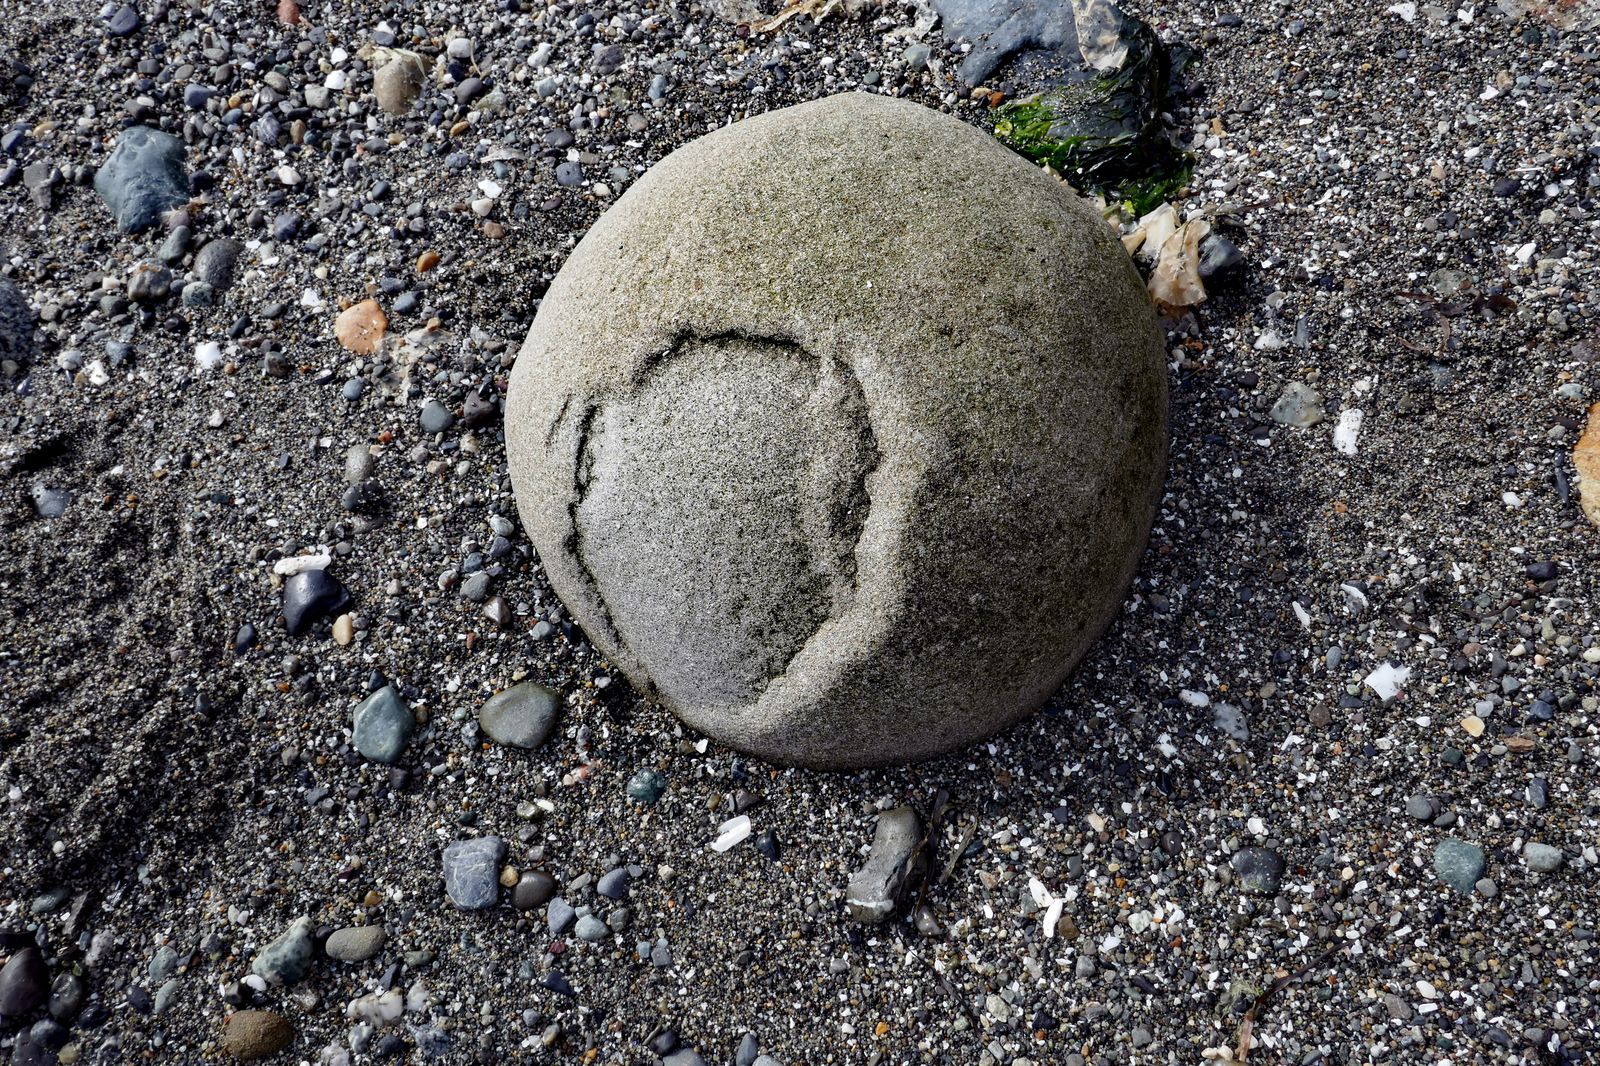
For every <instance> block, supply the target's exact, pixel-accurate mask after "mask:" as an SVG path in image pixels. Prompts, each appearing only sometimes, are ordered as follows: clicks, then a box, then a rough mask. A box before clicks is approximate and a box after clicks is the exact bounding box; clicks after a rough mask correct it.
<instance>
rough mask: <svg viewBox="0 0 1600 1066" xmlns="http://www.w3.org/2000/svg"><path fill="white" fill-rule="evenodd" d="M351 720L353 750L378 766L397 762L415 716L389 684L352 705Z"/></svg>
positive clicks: (408, 737) (404, 746) (413, 727)
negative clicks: (379, 763) (352, 726)
mask: <svg viewBox="0 0 1600 1066" xmlns="http://www.w3.org/2000/svg"><path fill="white" fill-rule="evenodd" d="M352 721H353V725H354V735H353V737H352V741H353V743H354V744H355V747H356V750H357V751H359V752H360V753H361V754H362V755H364V756H366V757H367V758H369V759H371V760H372V761H373V762H381V763H394V762H397V761H398V760H399V758H400V756H401V754H402V753H403V752H404V751H405V748H406V741H408V740H410V739H411V733H412V731H413V730H414V729H416V725H417V719H416V716H415V715H414V714H412V713H411V709H410V708H409V707H407V706H406V705H405V703H404V702H403V701H402V700H401V699H400V694H399V693H398V692H396V691H395V690H394V686H392V685H385V686H384V687H383V688H380V689H379V690H378V691H376V692H374V693H372V695H370V696H368V697H367V698H366V699H364V700H362V701H361V702H360V703H358V704H356V709H355V712H354V715H353V719H352Z"/></svg>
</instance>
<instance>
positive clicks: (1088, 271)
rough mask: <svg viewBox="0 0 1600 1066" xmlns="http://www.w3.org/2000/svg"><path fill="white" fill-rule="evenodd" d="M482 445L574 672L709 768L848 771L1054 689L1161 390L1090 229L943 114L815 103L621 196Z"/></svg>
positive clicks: (1091, 635)
mask: <svg viewBox="0 0 1600 1066" xmlns="http://www.w3.org/2000/svg"><path fill="white" fill-rule="evenodd" d="M506 421H507V434H508V447H509V452H510V460H511V472H512V478H513V482H514V484H515V487H516V492H517V499H518V505H519V507H520V509H521V511H522V515H523V519H524V523H525V525H526V526H527V528H528V530H529V532H530V534H531V535H532V538H533V540H534V542H535V544H536V545H537V547H538V549H539V553H540V557H541V559H542V560H543V562H544V565H545V569H546V572H547V573H548V575H549V577H550V580H551V583H552V584H553V585H554V587H555V589H556V591H557V592H558V593H559V594H560V595H561V597H562V599H563V601H564V602H565V603H566V604H567V606H568V608H569V609H570V610H571V612H572V614H573V615H574V617H575V618H576V619H577V620H578V621H580V622H581V623H582V625H583V626H584V629H585V631H586V632H587V633H588V634H589V636H590V637H591V639H592V640H593V641H594V642H595V643H596V645H597V646H599V647H600V648H601V649H602V650H604V651H605V652H606V654H607V655H608V656H609V657H610V658H611V659H612V661H613V662H615V663H616V664H617V666H618V667H619V668H621V669H622V670H623V671H624V672H625V673H626V674H627V675H628V677H629V678H630V679H631V680H632V681H633V682H634V683H635V684H636V685H638V686H639V687H641V688H642V689H644V690H645V691H647V692H650V693H652V694H654V695H656V696H657V697H659V698H660V699H661V700H662V701H663V702H665V703H666V704H667V705H668V706H670V707H672V708H673V709H674V710H676V711H677V713H678V714H679V715H680V717H682V718H683V719H684V720H685V721H687V722H688V723H689V724H690V725H692V726H694V727H695V728H698V729H700V730H703V731H704V732H706V733H709V734H711V735H712V736H714V737H716V738H717V739H719V740H721V741H723V742H725V743H728V744H730V745H732V746H734V747H737V748H740V749H743V750H746V751H751V752H754V753H757V754H760V755H762V756H765V757H768V758H772V759H775V760H779V761H784V762H793V763H800V764H804V765H810V766H819V767H848V766H862V765H875V764H887V763H895V762H902V761H910V760H916V759H922V758H926V757H930V756H932V755H935V754H938V753H941V752H944V751H949V750H951V749H954V748H957V747H960V746H962V745H964V744H967V743H970V742H972V741H974V740H977V739H979V738H981V737H984V736H987V735H989V734H991V733H994V732H996V731H997V730H999V729H1002V728H1004V727H1005V726H1007V725H1009V724H1011V723H1012V722H1015V721H1016V720H1017V719H1018V718H1020V717H1022V716H1024V715H1026V714H1027V713H1028V712H1030V711H1031V710H1033V709H1034V708H1035V707H1037V706H1038V705H1039V704H1040V703H1041V702H1042V701H1043V700H1044V699H1045V698H1046V697H1048V696H1049V695H1050V693H1051V692H1053V691H1054V690H1055V689H1056V687H1057V686H1058V685H1060V683H1061V682H1062V680H1063V679H1064V678H1065V677H1066V675H1067V673H1068V672H1069V671H1070V669H1071V667H1072V666H1073V664H1074V663H1076V662H1077V660H1078V659H1079V657H1081V656H1082V655H1083V653H1084V652H1085V651H1086V650H1087V648H1088V647H1089V646H1090V645H1091V644H1092V643H1093V641H1094V640H1095V638H1096V637H1098V636H1099V634H1100V633H1101V631H1102V630H1104V628H1105V627H1106V625H1107V624H1108V623H1109V622H1110V620H1111V618H1112V617H1113V616H1114V615H1115V614H1116V612H1117V609H1118V606H1119V604H1120V602H1121V600H1122V596H1123V592H1124V590H1125V588H1126V587H1127V584H1128V581H1129V579H1130V578H1131V576H1132V574H1133V570H1134V567H1135V564H1136V563H1137V561H1138V558H1139V554H1140V551H1141V548H1142V546H1143V543H1144V538H1145V535H1146V531H1147V530H1148V528H1149V525H1150V521H1151V517H1152V514H1153V510H1154V506H1155V501H1156V498H1157V495H1158V492H1159V489H1160V484H1161V477H1162V469H1163V463H1164V456H1165V442H1166V386H1165V377H1164V367H1163V352H1162V347H1161V344H1160V341H1159V339H1158V337H1157V334H1156V330H1155V326H1154V318H1153V316H1152V313H1151V311H1150V308H1149V302H1148V299H1147V298H1146V296H1145V294H1144V290H1143V287H1142V285H1141V284H1140V281H1139V278H1138V275H1137V273H1136V272H1135V270H1134V268H1133V266H1132V264H1131V263H1130V261H1129V260H1128V258H1127V256H1126V255H1125V254H1124V253H1123V251H1122V249H1121V247H1120V245H1119V244H1118V243H1117V241H1116V240H1115V238H1114V236H1113V233H1112V231H1111V230H1110V229H1109V228H1108V227H1107V226H1106V225H1105V223H1104V222H1102V221H1101V220H1100V218H1099V217H1098V216H1097V215H1096V213H1095V212H1094V211H1093V210H1092V209H1091V208H1090V207H1089V205H1088V204H1087V203H1085V202H1084V201H1082V200H1081V199H1080V198H1078V197H1077V196H1076V195H1075V194H1073V193H1072V192H1070V191H1069V190H1068V189H1066V188H1065V187H1064V186H1062V185H1060V184H1058V183H1056V182H1054V181H1052V180H1051V179H1049V178H1047V177H1046V176H1044V175H1043V174H1042V173H1040V172H1039V171H1038V170H1036V169H1035V168H1034V167H1032V166H1031V165H1029V164H1028V163H1026V162H1024V161H1023V160H1021V159H1019V158H1017V157H1015V156H1013V155H1011V154H1009V153H1008V152H1006V151H1005V150H1004V149H1002V148H1001V147H1000V146H999V145H997V144H996V143H995V142H994V141H993V140H992V139H991V138H989V137H986V136H985V135H983V134H982V133H981V132H979V131H976V130H973V129H971V128H970V127H968V126H966V125H964V124H962V123H960V122H958V121H956V120H954V119H951V118H950V117H949V116H946V115H941V114H938V113H936V112H933V111H931V110H927V109H924V108H922V107H919V106H916V105H913V104H910V103H906V102H903V101H897V100H891V99H887V98H884V97H878V96H869V95H865V94H842V95H838V96H834V97H830V98H827V99H824V100H820V101H815V102H812V103H808V104H802V105H799V106H797V107H793V108H789V109H785V110H783V111H779V112H775V113H769V114H767V115H764V116H761V117H759V118H755V119H751V120H749V121H746V122H742V123H738V124H736V125H734V126H732V127H729V128H727V129H723V130H718V131H717V132H715V133H712V134H710V135H708V136H706V137H703V138H701V139H700V140H699V141H696V142H693V143H692V144H690V145H687V146H685V147H684V148H683V149H680V150H679V151H677V152H675V153H673V154H672V155H671V156H669V157H668V158H666V159H664V160H662V161H661V162H660V163H659V164H657V165H656V166H655V167H654V168H653V169H652V170H651V171H650V172H649V173H648V174H647V175H646V176H645V177H644V178H643V179H641V180H640V181H639V182H638V183H637V184H636V185H635V186H634V187H633V188H632V189H630V190H629V192H628V193H627V194H626V195H625V196H624V197H623V198H622V199H621V200H620V201H619V202H618V204H617V205H616V207H615V208H613V209H612V210H611V211H609V212H608V213H607V214H606V215H604V216H603V217H602V218H601V219H600V221H599V222H597V223H596V225H595V226H594V228H593V229H592V230H591V231H590V232H589V234H588V235H587V236H586V237H585V239H584V240H583V241H582V242H581V243H580V245H579V246H578V248H577V249H576V250H575V251H574V252H573V254H572V256H571V258H570V259H569V260H568V262H567V264H566V266H565V267H564V268H563V270H562V271H561V273H560V275H559V276H558V277H557V279H556V281H555V283H554V284H553V285H552V286H551V288H550V290H549V292H548V294H547V295H546V297H545V300H544V303H543V305H542V308H541V311H540V314H539V316H538V317H537V318H536V320H535V322H534V324H533V327H532V329H531V330H530V332H529V334H528V339H527V342H526V344H525V345H524V347H523V350H522V353H521V355H520V357H519V359H518V361H517V364H516V368H515V371H514V375H513V380H512V384H511V391H510V401H509V406H508V410H507V419H506ZM949 603H961V604H963V605H969V606H970V608H971V609H972V611H973V612H974V616H975V618H976V619H979V620H980V621H979V622H978V624H975V625H970V626H964V627H961V628H959V629H957V628H953V627H952V626H951V625H950V622H949V617H948V611H947V608H946V607H945V606H943V605H946V604H949Z"/></svg>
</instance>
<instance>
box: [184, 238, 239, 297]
mask: <svg viewBox="0 0 1600 1066" xmlns="http://www.w3.org/2000/svg"><path fill="white" fill-rule="evenodd" d="M242 251H244V245H242V244H240V243H239V242H238V241H235V240H231V239H229V238H227V237H222V238H219V239H217V240H214V241H207V242H206V244H205V246H204V247H203V248H201V249H200V251H199V252H198V253H197V254H196V255H195V257H194V275H195V277H197V278H199V279H200V280H201V281H203V282H205V283H206V284H207V285H210V286H211V287H212V288H213V289H216V290H217V291H218V292H223V291H226V290H227V289H228V288H229V287H230V286H231V285H232V284H233V278H234V272H235V270H236V269H237V266H238V262H239V253H241V252H242Z"/></svg>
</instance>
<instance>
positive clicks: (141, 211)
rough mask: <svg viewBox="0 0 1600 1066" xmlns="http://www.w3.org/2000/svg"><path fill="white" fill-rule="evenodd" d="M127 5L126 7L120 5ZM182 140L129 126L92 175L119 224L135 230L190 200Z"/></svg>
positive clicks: (145, 226) (148, 224) (126, 231)
mask: <svg viewBox="0 0 1600 1066" xmlns="http://www.w3.org/2000/svg"><path fill="white" fill-rule="evenodd" d="M124 10H128V9H124ZM183 163H184V149H183V142H182V141H180V140H179V139H178V138H176V137H174V136H173V135H172V134H170V133H163V132H162V131H160V130H156V129H151V128H150V127H148V126H130V127H129V128H127V129H125V130H123V131H122V135H121V136H120V137H118V138H117V146H116V147H115V148H114V149H112V151H111V155H110V157H109V158H107V159H106V161H105V164H104V165H103V166H101V167H100V169H99V170H98V171H96V173H95V176H94V188H95V192H97V193H99V194H100V198H101V199H103V200H104V201H105V202H106V206H107V207H109V208H111V214H112V215H113V216H114V217H115V218H116V220H117V228H118V229H120V230H122V232H124V233H137V232H139V231H140V230H143V229H148V228H149V227H150V226H153V225H155V222H156V220H157V219H158V218H160V216H161V215H162V214H164V213H165V212H167V211H170V210H172V209H173V208H174V207H177V206H178V205H179V204H182V203H187V202H188V200H189V179H188V176H187V175H186V174H185V173H184V165H183Z"/></svg>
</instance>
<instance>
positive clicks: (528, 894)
mask: <svg viewBox="0 0 1600 1066" xmlns="http://www.w3.org/2000/svg"><path fill="white" fill-rule="evenodd" d="M555 894H556V882H555V878H553V877H551V876H550V875H549V874H547V873H545V872H544V871H543V870H529V871H527V872H526V873H524V874H523V875H522V877H521V879H520V880H518V881H517V886H516V887H515V888H513V889H512V890H511V905H512V906H513V907H515V908H517V910H519V911H531V910H533V909H534V908H535V907H542V906H544V905H545V904H546V903H548V902H550V900H551V898H553V897H554V896H555Z"/></svg>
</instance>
